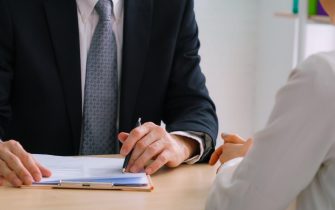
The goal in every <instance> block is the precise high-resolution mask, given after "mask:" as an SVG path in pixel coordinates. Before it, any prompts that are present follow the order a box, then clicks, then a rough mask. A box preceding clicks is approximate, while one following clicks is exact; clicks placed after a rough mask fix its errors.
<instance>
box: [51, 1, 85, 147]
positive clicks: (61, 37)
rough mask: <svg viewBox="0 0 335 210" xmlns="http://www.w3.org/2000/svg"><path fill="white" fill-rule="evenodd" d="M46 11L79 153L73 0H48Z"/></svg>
mask: <svg viewBox="0 0 335 210" xmlns="http://www.w3.org/2000/svg"><path fill="white" fill-rule="evenodd" d="M45 10H46V16H47V21H48V24H49V30H50V34H51V39H52V42H53V46H54V52H55V55H56V61H57V65H58V66H57V67H58V70H59V75H60V78H61V82H62V85H63V92H64V97H65V103H66V105H67V112H68V116H69V120H70V125H71V129H72V134H73V140H74V142H73V143H74V148H75V152H76V153H78V151H79V144H80V142H79V141H80V133H81V117H82V110H81V107H82V105H81V100H82V99H81V72H80V48H79V47H80V45H79V31H78V17H77V5H76V1H74V0H47V1H46V2H45ZM59 103H62V102H61V101H60V102H59ZM55 106H56V104H55Z"/></svg>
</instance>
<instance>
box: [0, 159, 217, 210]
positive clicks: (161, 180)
mask: <svg viewBox="0 0 335 210" xmlns="http://www.w3.org/2000/svg"><path fill="white" fill-rule="evenodd" d="M215 171H216V168H214V167H211V166H209V165H207V164H197V165H192V166H189V165H182V166H180V167H179V168H176V169H167V168H166V169H162V170H161V171H159V172H158V173H157V174H155V175H153V176H152V181H153V183H154V186H155V189H154V191H153V192H125V191H101V190H63V189H62V190H61V189H50V190H47V189H17V188H11V187H1V188H0V209H4V210H11V209H14V210H21V209H24V210H32V209H33V210H48V209H57V210H59V209H66V210H75V209H76V210H85V209H94V210H102V209H113V210H126V209H129V210H151V209H152V210H188V209H190V210H198V209H199V210H200V209H201V210H203V209H204V206H205V202H206V199H207V195H208V192H209V189H210V186H211V184H212V182H213V180H214V178H215Z"/></svg>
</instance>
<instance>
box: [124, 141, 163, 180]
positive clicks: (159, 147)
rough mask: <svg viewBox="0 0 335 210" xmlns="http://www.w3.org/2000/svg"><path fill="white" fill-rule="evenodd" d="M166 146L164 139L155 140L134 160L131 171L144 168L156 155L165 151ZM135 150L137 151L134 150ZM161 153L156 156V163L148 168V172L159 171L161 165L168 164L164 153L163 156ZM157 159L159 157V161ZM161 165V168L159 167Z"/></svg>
mask: <svg viewBox="0 0 335 210" xmlns="http://www.w3.org/2000/svg"><path fill="white" fill-rule="evenodd" d="M164 148H165V145H164V143H163V141H155V142H153V143H152V144H150V145H149V146H148V147H147V148H146V149H145V150H144V151H143V153H142V154H141V155H140V156H139V157H138V158H137V159H136V161H134V162H133V163H132V165H131V168H130V171H131V172H139V171H141V170H142V169H144V167H145V165H146V164H147V163H148V162H149V161H150V160H152V159H154V157H155V156H157V154H161V153H162V152H163V150H164ZM134 152H135V151H134ZM160 156H161V155H158V157H157V158H156V160H155V161H156V162H157V163H156V164H154V165H153V166H152V167H151V168H146V170H145V171H146V173H148V174H149V173H150V174H151V173H153V171H154V172H155V171H157V170H158V169H159V168H160V167H162V166H163V165H164V164H166V163H167V162H164V161H163V160H164V159H163V157H165V156H164V155H163V157H160ZM157 159H159V160H158V161H157ZM162 162H164V163H163V165H160V164H158V163H162ZM157 167H159V168H157Z"/></svg>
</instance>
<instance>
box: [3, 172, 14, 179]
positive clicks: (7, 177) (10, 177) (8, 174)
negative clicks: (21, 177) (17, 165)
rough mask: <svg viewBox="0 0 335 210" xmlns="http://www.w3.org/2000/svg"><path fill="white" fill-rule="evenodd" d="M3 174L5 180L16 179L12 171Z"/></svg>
mask: <svg viewBox="0 0 335 210" xmlns="http://www.w3.org/2000/svg"><path fill="white" fill-rule="evenodd" d="M3 175H4V177H5V178H6V179H7V180H10V181H11V180H14V179H16V174H15V172H14V171H9V172H8V173H6V174H3Z"/></svg>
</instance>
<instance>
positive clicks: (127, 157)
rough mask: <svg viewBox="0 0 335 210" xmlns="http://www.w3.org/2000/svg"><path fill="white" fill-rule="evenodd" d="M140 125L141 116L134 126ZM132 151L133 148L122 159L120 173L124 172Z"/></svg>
mask: <svg viewBox="0 0 335 210" xmlns="http://www.w3.org/2000/svg"><path fill="white" fill-rule="evenodd" d="M140 126H141V118H138V120H137V123H136V126H135V128H137V127H140ZM132 153H133V150H131V151H130V152H129V153H128V155H127V156H126V158H125V159H124V162H123V166H122V173H124V172H126V168H127V167H128V163H129V160H130V157H131V154H132Z"/></svg>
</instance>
